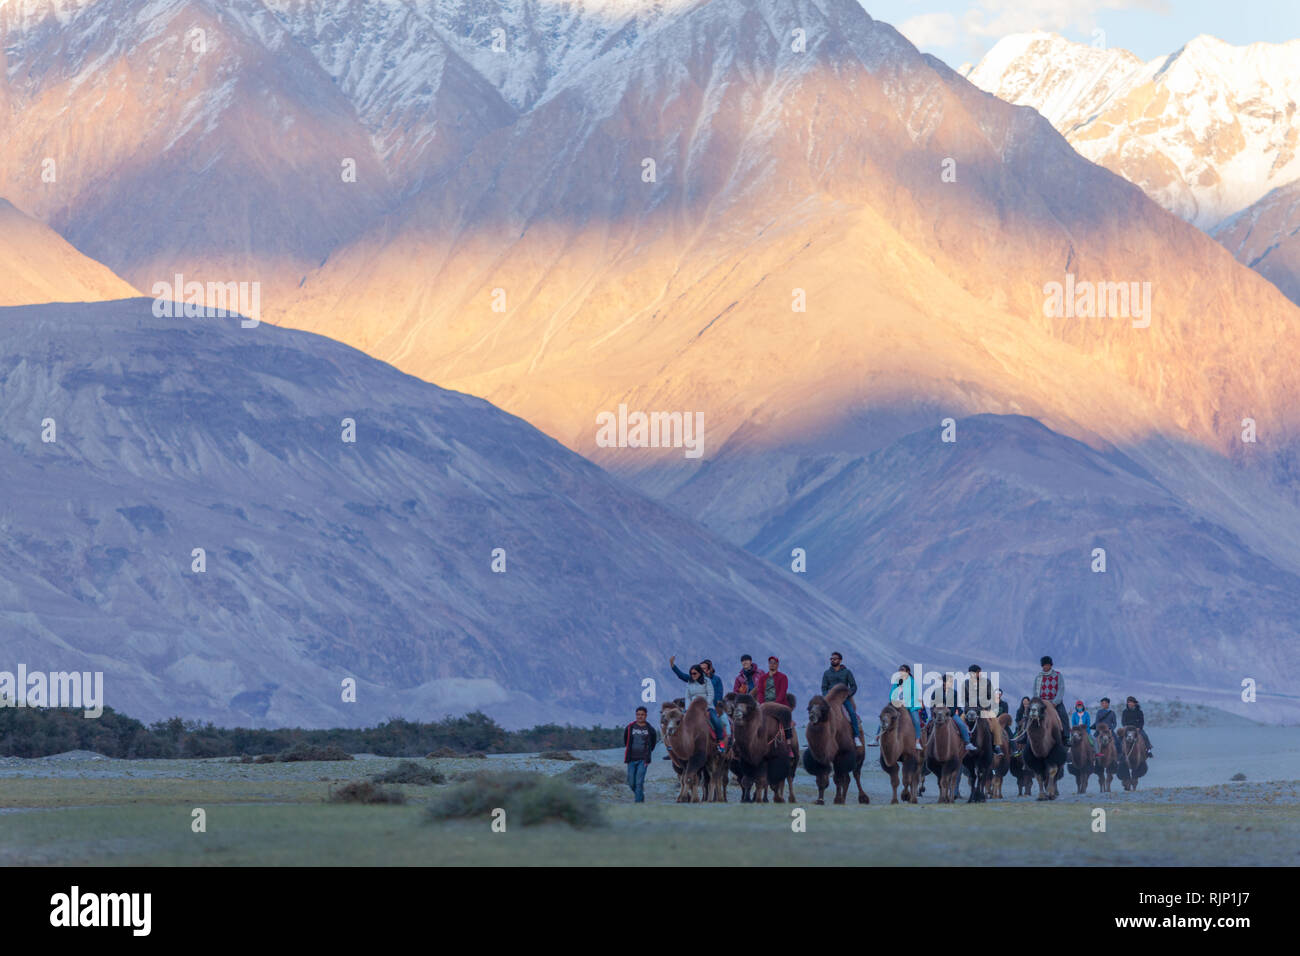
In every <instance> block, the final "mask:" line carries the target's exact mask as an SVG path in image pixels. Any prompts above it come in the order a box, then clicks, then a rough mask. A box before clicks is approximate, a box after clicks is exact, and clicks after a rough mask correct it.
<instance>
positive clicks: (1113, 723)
mask: <svg viewBox="0 0 1300 956" xmlns="http://www.w3.org/2000/svg"><path fill="white" fill-rule="evenodd" d="M1102 724H1105V725H1106V726H1108V727H1110V732H1111V733H1114V732H1115V730H1116V728H1117V727H1118V726H1119V718H1118V717H1116V716H1115V711H1113V710H1111V709H1110V698H1109V697H1103V698H1102V699H1101V705H1100V706H1099V707H1098V708H1097V716H1096V717H1094V718H1093V719H1092V726H1093V728H1094V729H1095V728H1098V727H1100V726H1101V725H1102Z"/></svg>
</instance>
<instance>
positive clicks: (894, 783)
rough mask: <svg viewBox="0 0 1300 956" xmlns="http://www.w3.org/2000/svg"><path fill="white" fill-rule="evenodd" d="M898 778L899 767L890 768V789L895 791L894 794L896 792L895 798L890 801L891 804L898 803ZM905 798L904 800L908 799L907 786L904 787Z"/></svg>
mask: <svg viewBox="0 0 1300 956" xmlns="http://www.w3.org/2000/svg"><path fill="white" fill-rule="evenodd" d="M898 777H899V773H898V767H890V768H889V787H890V789H891V790H893V792H894V796H893V797H892V798H891V799H890V801H889V802H890V803H897V802H898ZM903 797H904V799H906V797H907V787H906V785H905V786H904V787H903Z"/></svg>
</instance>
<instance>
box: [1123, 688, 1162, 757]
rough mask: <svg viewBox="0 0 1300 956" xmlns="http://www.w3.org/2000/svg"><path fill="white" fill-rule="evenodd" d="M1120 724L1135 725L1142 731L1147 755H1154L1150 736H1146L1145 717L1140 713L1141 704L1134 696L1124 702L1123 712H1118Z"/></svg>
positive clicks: (1125, 725) (1124, 725)
mask: <svg viewBox="0 0 1300 956" xmlns="http://www.w3.org/2000/svg"><path fill="white" fill-rule="evenodd" d="M1119 722H1120V725H1121V726H1123V727H1136V728H1137V729H1138V730H1140V731H1142V739H1143V740H1145V741H1146V744H1147V757H1154V756H1155V751H1154V750H1152V749H1151V738H1150V737H1148V736H1147V729H1146V726H1145V725H1146V722H1147V719H1146V717H1145V716H1143V714H1142V705H1141V704H1139V703H1138V699H1137V698H1136V697H1130V698H1129V699H1128V700H1127V701H1125V703H1124V712H1123V713H1122V714H1120V718H1119Z"/></svg>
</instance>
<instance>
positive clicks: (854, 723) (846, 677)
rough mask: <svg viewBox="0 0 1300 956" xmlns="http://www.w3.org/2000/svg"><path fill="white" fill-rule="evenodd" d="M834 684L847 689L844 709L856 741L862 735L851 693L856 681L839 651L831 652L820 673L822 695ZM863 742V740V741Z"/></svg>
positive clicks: (856, 685) (828, 691)
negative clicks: (823, 670) (824, 667)
mask: <svg viewBox="0 0 1300 956" xmlns="http://www.w3.org/2000/svg"><path fill="white" fill-rule="evenodd" d="M836 684H843V685H844V686H845V687H847V688H848V689H849V696H848V697H846V698H844V709H845V710H846V711H848V714H849V725H850V727H851V730H852V733H853V739H854V740H855V741H856V740H858V739H859V738H861V737H862V726H861V724H860V723H859V722H858V710H857V708H856V707H854V706H853V695H854V694H856V693H857V692H858V682H857V681H856V680H854V679H853V671H851V670H849V669H848V668H847V667H845V666H844V656H843V655H842V654H840V652H839V651H832V652H831V666H830V667H828V668H827V669H826V672H825V673H824V674H822V696H823V697H825V696H826V695H827V694H828V693H830V689H831V688H832V687H834V686H835V685H836ZM864 743H865V741H864Z"/></svg>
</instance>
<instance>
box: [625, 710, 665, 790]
mask: <svg viewBox="0 0 1300 956" xmlns="http://www.w3.org/2000/svg"><path fill="white" fill-rule="evenodd" d="M645 718H646V709H645V708H644V707H638V708H637V709H636V720H634V721H632V723H630V724H628V725H627V727H626V728H625V729H624V730H623V762H624V763H625V764H627V785H628V789H630V790H631V791H632V793H633V794H634V795H635V796H636V802H637V803H645V772H646V770H648V769H649V768H650V758H651V756H653V754H654V752H655V744H657V743H658V742H659V734H658V733H657V732H656V731H655V729H654V727H652V726H650V722H649V721H647V720H646V719H645Z"/></svg>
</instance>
